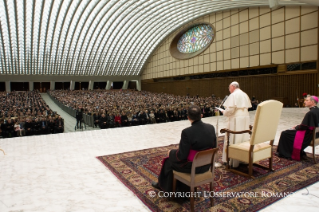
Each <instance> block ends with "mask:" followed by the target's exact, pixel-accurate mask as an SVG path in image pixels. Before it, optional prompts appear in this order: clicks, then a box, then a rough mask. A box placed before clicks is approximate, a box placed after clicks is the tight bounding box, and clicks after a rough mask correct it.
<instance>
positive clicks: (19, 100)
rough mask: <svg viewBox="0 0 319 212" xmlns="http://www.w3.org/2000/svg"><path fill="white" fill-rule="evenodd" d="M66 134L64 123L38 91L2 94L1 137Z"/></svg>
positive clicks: (0, 110) (0, 103)
mask: <svg viewBox="0 0 319 212" xmlns="http://www.w3.org/2000/svg"><path fill="white" fill-rule="evenodd" d="M62 132H64V121H63V119H62V118H61V116H59V115H58V114H56V113H55V112H53V111H52V110H51V109H50V108H49V106H48V105H47V104H46V103H45V101H44V100H43V99H42V97H41V95H40V93H39V92H38V91H29V92H24V91H23V92H15V91H13V92H9V93H8V92H0V135H1V136H2V137H3V138H8V137H16V136H30V135H43V134H51V133H62Z"/></svg>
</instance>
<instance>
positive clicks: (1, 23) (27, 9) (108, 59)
mask: <svg viewBox="0 0 319 212" xmlns="http://www.w3.org/2000/svg"><path fill="white" fill-rule="evenodd" d="M268 4H269V3H268V0H246V1H244V0H198V1H196V0H153V1H152V0H109V1H107V0H102V1H101V0H92V1H89V0H76V1H75V0H74V1H72V0H0V67H1V68H0V73H1V74H33V75H34V74H46V75H90V76H94V75H101V76H110V75H121V76H125V75H140V73H141V70H142V67H143V65H144V64H145V62H146V60H147V58H148V57H149V56H150V54H151V52H152V51H153V50H154V49H155V48H156V46H157V45H158V44H159V43H160V42H161V41H162V40H163V39H164V38H165V37H166V36H168V35H169V34H170V33H171V32H173V31H174V30H176V29H177V28H179V27H180V26H182V25H184V24H186V23H187V22H189V21H191V20H194V19H196V18H198V17H200V16H203V15H205V14H209V13H212V12H216V11H219V10H224V9H230V8H238V7H248V6H265V5H268ZM280 4H281V5H291V4H299V3H298V2H291V1H280Z"/></svg>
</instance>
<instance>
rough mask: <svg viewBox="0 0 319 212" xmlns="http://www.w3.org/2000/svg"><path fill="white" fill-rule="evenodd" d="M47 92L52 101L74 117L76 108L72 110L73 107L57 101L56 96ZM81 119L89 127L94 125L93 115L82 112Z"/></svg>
mask: <svg viewBox="0 0 319 212" xmlns="http://www.w3.org/2000/svg"><path fill="white" fill-rule="evenodd" d="M47 94H48V95H49V97H50V98H51V99H52V101H53V102H54V103H55V104H57V105H58V106H59V107H60V108H61V109H62V110H63V111H64V112H66V113H68V114H69V115H70V116H72V117H75V115H76V110H74V109H73V108H70V107H67V106H65V105H64V104H62V103H61V102H59V101H58V100H57V99H56V98H54V97H53V96H51V95H50V93H49V92H47ZM83 120H84V123H85V124H87V125H88V126H90V127H93V125H94V121H93V116H90V115H87V114H83Z"/></svg>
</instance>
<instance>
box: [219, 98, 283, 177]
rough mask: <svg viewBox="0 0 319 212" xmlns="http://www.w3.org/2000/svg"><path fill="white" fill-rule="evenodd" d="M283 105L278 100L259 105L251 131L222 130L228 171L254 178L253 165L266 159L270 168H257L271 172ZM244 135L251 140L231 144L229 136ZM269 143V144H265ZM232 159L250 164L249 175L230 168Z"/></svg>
mask: <svg viewBox="0 0 319 212" xmlns="http://www.w3.org/2000/svg"><path fill="white" fill-rule="evenodd" d="M282 106H283V104H282V103H281V102H279V101H276V100H268V101H264V102H262V103H261V104H259V105H258V107H257V111H256V115H255V120H254V127H252V126H250V129H249V130H244V131H240V132H236V131H231V130H229V129H221V130H220V132H221V133H226V137H227V146H226V148H227V149H226V160H227V162H226V170H229V171H231V172H234V173H236V174H240V175H243V176H246V177H250V178H254V177H253V176H252V174H253V164H254V163H256V162H258V161H260V160H264V159H267V158H268V159H269V166H268V167H265V166H262V165H259V164H255V165H257V166H262V167H264V168H268V169H269V171H273V169H272V161H273V154H272V147H273V144H274V139H275V136H276V132H277V127H278V123H279V119H280V115H281V111H282ZM230 133H232V134H242V133H249V134H250V135H251V136H250V139H249V140H248V141H246V142H242V143H237V144H229V134H230ZM266 141H269V143H268V142H267V143H265V142H266ZM230 158H232V159H235V160H239V161H242V162H245V163H248V169H249V171H248V174H246V173H243V172H240V171H237V170H234V169H232V168H230V166H229V161H230Z"/></svg>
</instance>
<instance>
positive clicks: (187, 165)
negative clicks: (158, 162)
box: [152, 105, 216, 192]
mask: <svg viewBox="0 0 319 212" xmlns="http://www.w3.org/2000/svg"><path fill="white" fill-rule="evenodd" d="M188 120H189V121H190V122H191V124H192V126H191V127H188V128H186V129H184V130H183V131H182V135H181V140H180V142H179V148H178V149H173V150H170V151H169V152H168V156H169V157H168V159H166V160H165V162H164V164H163V166H162V170H161V172H160V175H159V176H158V182H157V183H155V182H153V183H152V186H153V187H155V188H157V189H160V190H163V191H166V192H171V191H172V185H173V170H176V171H178V172H183V173H191V168H192V161H189V160H188V155H189V153H190V150H195V151H202V150H206V149H211V148H216V135H215V128H214V126H213V125H210V124H206V123H203V122H202V121H201V110H200V108H199V107H198V106H195V105H192V106H190V107H189V108H188ZM209 167H210V165H206V166H202V167H198V168H196V173H204V172H206V171H208V170H209ZM176 188H177V190H179V191H184V190H187V189H188V191H189V188H188V187H187V186H186V185H185V184H182V183H180V182H179V181H178V182H177V184H176Z"/></svg>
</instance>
